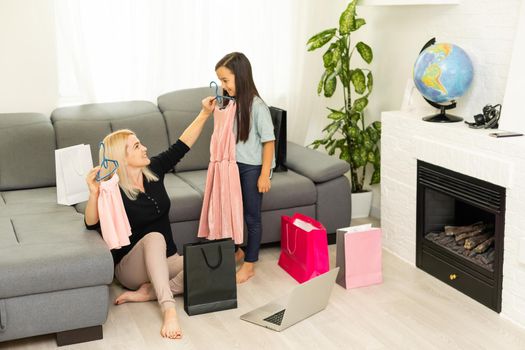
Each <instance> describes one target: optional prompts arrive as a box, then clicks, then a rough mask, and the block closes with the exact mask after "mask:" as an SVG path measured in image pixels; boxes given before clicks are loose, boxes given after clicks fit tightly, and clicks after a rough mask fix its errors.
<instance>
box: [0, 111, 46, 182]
mask: <svg viewBox="0 0 525 350" xmlns="http://www.w3.org/2000/svg"><path fill="white" fill-rule="evenodd" d="M54 184H55V132H54V131H53V126H52V124H51V121H50V120H49V117H47V116H45V115H43V114H37V113H8V114H0V190H11V189H19V188H33V187H43V186H53V185H54Z"/></svg>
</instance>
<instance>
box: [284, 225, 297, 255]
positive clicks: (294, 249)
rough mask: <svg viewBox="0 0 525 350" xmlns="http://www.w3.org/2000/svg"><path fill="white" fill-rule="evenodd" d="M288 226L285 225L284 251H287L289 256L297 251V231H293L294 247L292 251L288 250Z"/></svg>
mask: <svg viewBox="0 0 525 350" xmlns="http://www.w3.org/2000/svg"><path fill="white" fill-rule="evenodd" d="M289 226H290V225H285V227H286V250H288V253H290V254H291V255H294V254H295V251H296V249H297V230H295V245H294V247H293V251H291V250H290V244H289V242H290V241H289V238H288V227H289Z"/></svg>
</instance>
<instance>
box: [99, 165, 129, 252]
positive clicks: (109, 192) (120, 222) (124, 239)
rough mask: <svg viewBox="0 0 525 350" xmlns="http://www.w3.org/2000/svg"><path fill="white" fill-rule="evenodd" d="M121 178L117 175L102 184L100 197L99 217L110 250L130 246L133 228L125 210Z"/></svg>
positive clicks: (103, 236)
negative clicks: (119, 184) (120, 186)
mask: <svg viewBox="0 0 525 350" xmlns="http://www.w3.org/2000/svg"><path fill="white" fill-rule="evenodd" d="M118 181H119V177H118V175H117V174H116V173H115V174H114V175H113V176H112V177H111V179H109V180H107V181H102V182H101V183H100V192H99V195H98V217H99V220H100V228H101V230H102V238H103V239H104V241H105V242H106V244H107V245H108V247H109V249H115V248H117V249H118V248H121V247H123V246H125V245H129V236H131V227H130V225H129V221H128V216H127V215H126V210H125V209H124V203H123V202H122V196H121V194H120V190H119V186H118Z"/></svg>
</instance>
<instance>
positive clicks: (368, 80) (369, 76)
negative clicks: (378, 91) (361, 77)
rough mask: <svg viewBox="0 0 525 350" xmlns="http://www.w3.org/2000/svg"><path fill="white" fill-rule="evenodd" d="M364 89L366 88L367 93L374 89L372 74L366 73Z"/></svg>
mask: <svg viewBox="0 0 525 350" xmlns="http://www.w3.org/2000/svg"><path fill="white" fill-rule="evenodd" d="M366 87H367V88H368V92H369V93H370V92H372V88H373V87H374V77H373V76H372V72H368V74H367V75H366Z"/></svg>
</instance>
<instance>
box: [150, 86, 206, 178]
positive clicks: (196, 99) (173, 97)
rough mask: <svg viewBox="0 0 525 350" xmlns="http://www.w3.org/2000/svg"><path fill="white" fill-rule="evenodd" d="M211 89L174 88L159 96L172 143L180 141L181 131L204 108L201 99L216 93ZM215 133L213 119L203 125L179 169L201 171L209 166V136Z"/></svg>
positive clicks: (158, 100) (178, 166)
mask: <svg viewBox="0 0 525 350" xmlns="http://www.w3.org/2000/svg"><path fill="white" fill-rule="evenodd" d="M214 94H215V91H214V90H213V89H211V88H207V87H204V88H195V89H185V90H179V91H173V92H170V93H167V94H164V95H161V96H159V98H158V99H157V103H158V105H159V109H160V110H161V112H162V114H163V115H164V118H165V119H166V126H167V128H168V136H169V140H170V142H171V143H174V142H175V141H177V139H178V138H179V137H180V135H181V134H182V132H183V131H184V130H185V129H186V128H187V127H188V125H190V124H191V122H192V121H193V120H194V119H195V117H196V116H197V115H198V114H199V112H200V110H201V101H202V99H204V98H205V97H207V96H211V95H214ZM212 133H213V118H210V119H209V120H208V121H207V122H206V124H205V125H204V129H203V130H202V133H201V135H200V137H199V139H198V140H197V141H196V142H195V144H194V145H193V147H192V148H191V152H189V153H188V154H186V155H185V156H184V158H183V159H182V161H181V162H180V163H179V164H177V166H176V167H175V170H176V171H187V170H201V169H206V168H207V167H208V163H209V161H210V139H211V134H212Z"/></svg>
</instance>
